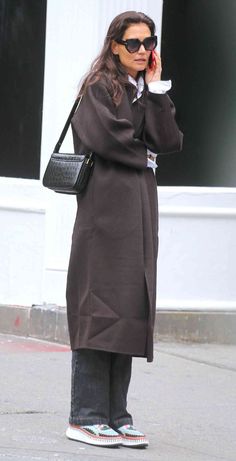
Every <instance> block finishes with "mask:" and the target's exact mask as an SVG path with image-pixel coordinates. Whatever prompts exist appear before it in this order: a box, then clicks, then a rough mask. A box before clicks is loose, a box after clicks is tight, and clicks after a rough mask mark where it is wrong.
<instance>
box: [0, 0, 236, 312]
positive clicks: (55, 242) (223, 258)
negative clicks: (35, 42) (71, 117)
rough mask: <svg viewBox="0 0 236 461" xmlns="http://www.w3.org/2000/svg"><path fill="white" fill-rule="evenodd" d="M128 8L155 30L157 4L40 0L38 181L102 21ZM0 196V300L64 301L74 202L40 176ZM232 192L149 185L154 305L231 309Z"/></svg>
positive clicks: (11, 182)
mask: <svg viewBox="0 0 236 461" xmlns="http://www.w3.org/2000/svg"><path fill="white" fill-rule="evenodd" d="M127 9H135V10H141V11H144V12H146V13H147V14H149V15H150V16H151V17H153V19H154V20H155V22H156V24H157V33H158V35H159V36H161V17H162V16H161V14H162V1H161V0H159V1H157V0H146V1H144V0H142V1H141V0H117V1H112V2H111V1H110V0H99V1H97V0H87V1H86V2H82V1H81V0H79V1H78V0H68V1H65V0H48V2H47V24H46V55H45V77H44V100H43V127H42V145H41V178H42V175H43V172H44V170H45V167H46V164H47V161H48V158H49V155H50V153H51V152H52V150H53V148H54V145H55V143H56V141H57V138H58V136H59V134H60V131H61V129H62V127H63V125H64V122H65V118H66V116H67V114H68V112H69V110H70V107H71V105H72V102H73V99H74V97H75V95H76V92H77V85H78V82H79V80H80V78H81V77H82V75H83V74H84V73H85V72H86V71H87V70H88V67H89V64H90V62H91V61H92V59H93V58H94V57H95V56H96V54H97V53H98V51H99V49H100V47H101V45H102V41H103V37H104V35H105V33H106V30H107V27H108V25H109V23H110V21H111V19H112V18H113V17H114V16H115V15H116V14H118V13H120V12H122V11H124V10H127ZM62 31H63V32H62ZM85 43H86V46H85ZM67 149H71V150H72V142H71V136H68V138H67V140H66V142H65V144H64V146H63V149H62V151H63V150H64V151H66V150H67ZM0 193H1V195H0V197H1V199H0V226H1V229H2V232H3V237H2V239H1V243H0V250H1V263H0V264H1V270H0V293H1V298H0V303H1V304H22V305H31V304H41V303H55V304H59V305H65V286H66V271H67V266H68V259H69V251H70V242H71V234H72V228H73V220H74V217H75V212H76V203H75V198H74V197H67V196H63V195H59V194H54V193H53V192H50V191H47V190H46V189H44V188H43V187H42V185H41V181H37V180H26V179H25V180H23V179H14V178H0ZM235 193H236V192H235V189H234V188H198V187H196V188H191V187H181V186H178V187H163V186H162V187H159V188H158V195H159V204H160V251H159V259H158V304H157V305H158V308H159V309H166V308H168V309H176V308H179V309H181V308H186V309H196V308H198V309H208V308H209V309H215V308H223V309H228V308H231V309H233V308H236V289H235V283H234V271H233V264H234V261H235V259H236V245H235V243H234V239H233V235H234V234H235V230H236V229H235V226H236V221H235V215H236V210H235Z"/></svg>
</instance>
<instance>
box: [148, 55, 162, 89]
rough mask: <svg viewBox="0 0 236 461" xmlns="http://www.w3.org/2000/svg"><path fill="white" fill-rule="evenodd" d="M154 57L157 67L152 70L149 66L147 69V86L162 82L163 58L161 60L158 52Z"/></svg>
mask: <svg viewBox="0 0 236 461" xmlns="http://www.w3.org/2000/svg"><path fill="white" fill-rule="evenodd" d="M154 57H155V65H154V67H153V69H150V67H149V66H148V67H147V69H146V75H145V81H146V83H147V84H148V83H150V82H155V81H158V80H161V71H162V67H161V58H160V55H159V53H157V51H154Z"/></svg>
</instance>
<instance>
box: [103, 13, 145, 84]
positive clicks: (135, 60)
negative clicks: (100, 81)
mask: <svg viewBox="0 0 236 461" xmlns="http://www.w3.org/2000/svg"><path fill="white" fill-rule="evenodd" d="M150 36H151V31H150V29H149V27H148V26H147V24H145V23H143V22H141V23H139V24H132V25H130V26H129V27H127V29H126V31H125V33H124V35H123V37H122V40H127V39H130V38H138V39H139V40H140V41H141V42H142V41H143V40H144V39H145V38H146V37H150ZM111 48H112V52H113V53H114V54H116V55H118V56H119V58H120V62H121V64H123V66H124V68H125V69H126V71H127V72H128V74H129V75H131V76H132V77H133V78H136V77H137V74H138V72H140V71H142V70H144V69H146V67H147V66H148V60H149V56H150V53H151V51H146V50H145V48H144V46H143V45H141V46H140V48H139V50H138V51H136V52H135V53H129V52H128V51H127V50H126V48H125V46H124V45H122V44H120V43H117V42H115V41H114V42H113V43H112V47H111Z"/></svg>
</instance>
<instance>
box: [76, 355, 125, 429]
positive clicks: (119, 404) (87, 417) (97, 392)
mask: <svg viewBox="0 0 236 461" xmlns="http://www.w3.org/2000/svg"><path fill="white" fill-rule="evenodd" d="M131 368H132V356H130V355H126V354H118V353H113V352H106V351H99V350H93V349H78V350H76V351H73V352H72V379H71V413H70V418H69V422H70V424H72V425H91V424H108V425H109V426H111V427H113V428H118V427H121V426H123V425H124V424H133V421H132V416H131V415H130V414H129V413H128V411H127V393H128V388H129V383H130V378H131Z"/></svg>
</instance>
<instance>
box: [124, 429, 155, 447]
mask: <svg viewBox="0 0 236 461" xmlns="http://www.w3.org/2000/svg"><path fill="white" fill-rule="evenodd" d="M117 432H118V433H119V434H121V437H122V445H123V446H125V447H130V448H145V447H147V446H148V445H149V441H148V439H147V437H146V435H144V434H143V433H142V432H140V431H137V429H135V427H134V426H131V425H130V424H125V426H121V427H119V428H118V429H117Z"/></svg>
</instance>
